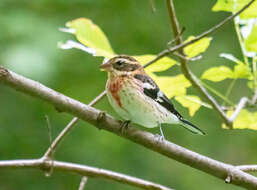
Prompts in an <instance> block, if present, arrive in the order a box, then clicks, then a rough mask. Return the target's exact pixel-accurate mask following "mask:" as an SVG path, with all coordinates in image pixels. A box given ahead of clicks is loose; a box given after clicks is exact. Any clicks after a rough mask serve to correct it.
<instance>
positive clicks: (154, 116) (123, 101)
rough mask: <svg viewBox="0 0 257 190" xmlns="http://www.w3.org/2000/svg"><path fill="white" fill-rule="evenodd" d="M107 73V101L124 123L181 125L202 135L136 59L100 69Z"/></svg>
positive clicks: (110, 62) (127, 58)
mask: <svg viewBox="0 0 257 190" xmlns="http://www.w3.org/2000/svg"><path fill="white" fill-rule="evenodd" d="M100 68H101V69H102V70H104V71H107V72H108V81H107V83H106V91H107V97H108V99H109V102H110V104H111V106H112V107H113V108H114V110H115V111H116V112H117V113H118V114H119V115H120V116H121V117H122V118H124V119H125V120H127V121H131V122H133V123H136V124H139V125H142V126H144V127H148V128H153V127H157V126H159V127H160V131H161V135H162V137H163V138H164V136H163V132H162V129H161V124H163V123H167V124H181V125H182V126H183V127H185V128H186V129H188V130H189V131H191V132H193V133H196V134H201V135H203V134H204V132H203V131H201V130H200V129H199V128H198V127H196V126H195V125H193V124H192V123H190V122H189V121H187V120H185V119H184V118H183V117H182V116H181V115H180V114H179V113H178V112H177V111H176V110H175V108H174V106H173V105H172V104H171V103H170V101H169V99H168V98H167V97H166V96H165V95H164V93H163V92H162V91H161V90H160V89H159V87H158V86H157V84H156V83H155V82H154V81H153V79H151V78H150V77H149V76H148V75H147V74H146V73H145V71H144V68H143V67H142V66H141V65H140V63H139V62H138V61H137V60H136V59H135V58H133V57H130V56H127V55H119V56H116V57H114V58H112V59H110V60H108V61H107V62H105V63H103V64H102V65H101V67H100Z"/></svg>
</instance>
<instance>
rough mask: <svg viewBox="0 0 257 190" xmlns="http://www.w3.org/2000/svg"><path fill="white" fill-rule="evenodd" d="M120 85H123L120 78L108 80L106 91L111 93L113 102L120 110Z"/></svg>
mask: <svg viewBox="0 0 257 190" xmlns="http://www.w3.org/2000/svg"><path fill="white" fill-rule="evenodd" d="M122 83H123V80H122V79H120V78H116V79H114V80H109V81H108V82H107V90H108V91H109V92H110V93H111V95H112V97H113V98H114V99H115V101H116V102H117V104H118V105H119V106H120V107H121V108H122V104H121V100H120V97H119V94H118V93H119V91H120V89H121V88H122Z"/></svg>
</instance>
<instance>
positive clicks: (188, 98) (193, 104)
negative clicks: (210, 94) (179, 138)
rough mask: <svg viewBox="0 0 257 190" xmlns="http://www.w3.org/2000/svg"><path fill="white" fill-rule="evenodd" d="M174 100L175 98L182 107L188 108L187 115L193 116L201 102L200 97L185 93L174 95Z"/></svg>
mask: <svg viewBox="0 0 257 190" xmlns="http://www.w3.org/2000/svg"><path fill="white" fill-rule="evenodd" d="M175 100H177V101H178V102H179V103H180V104H181V105H182V106H183V107H186V108H188V110H189V115H190V116H193V115H194V114H195V112H196V111H197V110H199V109H200V107H201V104H199V103H198V102H201V100H200V98H199V97H197V96H193V95H185V96H176V97H175Z"/></svg>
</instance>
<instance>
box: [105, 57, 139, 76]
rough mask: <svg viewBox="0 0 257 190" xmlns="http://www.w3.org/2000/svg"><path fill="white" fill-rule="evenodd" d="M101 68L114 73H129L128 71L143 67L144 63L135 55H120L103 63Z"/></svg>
mask: <svg viewBox="0 0 257 190" xmlns="http://www.w3.org/2000/svg"><path fill="white" fill-rule="evenodd" d="M100 68H101V69H102V70H104V71H107V72H110V73H111V74H113V75H116V76H118V75H127V74H128V73H131V72H134V71H137V70H139V69H143V67H142V65H140V63H139V62H138V61H137V60H136V59H135V58H133V57H131V56H128V55H118V56H116V57H113V58H111V59H110V60H109V61H107V62H105V63H103V64H102V65H101V66H100Z"/></svg>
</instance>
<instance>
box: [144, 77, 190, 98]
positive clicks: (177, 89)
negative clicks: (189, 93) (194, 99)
mask: <svg viewBox="0 0 257 190" xmlns="http://www.w3.org/2000/svg"><path fill="white" fill-rule="evenodd" d="M148 74H149V75H150V77H152V79H153V80H154V81H155V82H156V83H157V85H158V86H159V87H160V89H161V90H162V91H163V92H164V94H165V95H166V96H167V97H168V98H171V97H173V96H181V95H186V89H187V88H188V87H190V86H191V83H190V82H189V81H188V80H187V79H186V78H185V77H184V75H182V74H180V75H177V76H174V77H167V76H157V75H155V74H153V73H148Z"/></svg>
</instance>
